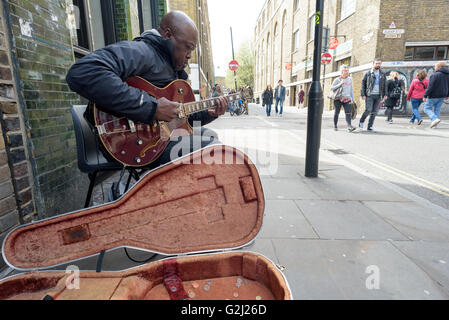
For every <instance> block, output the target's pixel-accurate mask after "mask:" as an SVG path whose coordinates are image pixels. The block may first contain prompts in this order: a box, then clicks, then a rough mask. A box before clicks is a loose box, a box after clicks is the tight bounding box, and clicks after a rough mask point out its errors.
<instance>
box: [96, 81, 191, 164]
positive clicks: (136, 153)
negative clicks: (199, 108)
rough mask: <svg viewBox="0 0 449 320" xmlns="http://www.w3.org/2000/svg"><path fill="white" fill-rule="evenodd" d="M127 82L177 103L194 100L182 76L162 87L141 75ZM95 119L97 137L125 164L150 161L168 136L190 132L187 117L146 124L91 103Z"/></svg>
mask: <svg viewBox="0 0 449 320" xmlns="http://www.w3.org/2000/svg"><path fill="white" fill-rule="evenodd" d="M126 82H127V83H128V85H130V86H131V87H134V88H137V89H140V90H143V91H145V92H147V93H148V94H149V95H151V96H153V97H154V98H156V99H160V98H166V99H168V100H170V101H175V102H179V103H188V102H194V101H195V96H194V94H193V91H192V88H191V87H190V85H189V84H188V83H187V82H186V81H184V80H176V81H174V82H172V83H170V84H169V85H168V86H167V87H165V88H158V87H156V86H154V85H152V84H151V83H149V82H148V81H146V80H144V79H142V78H140V77H132V78H129V79H127V80H126ZM94 119H95V126H96V128H97V132H98V135H99V137H100V140H101V142H102V143H103V145H104V147H105V148H106V150H107V151H108V153H109V154H110V155H111V156H112V157H113V158H114V159H115V160H117V161H118V162H120V163H122V164H123V165H125V166H128V167H144V166H147V165H149V164H151V163H152V162H154V161H155V160H157V159H158V158H159V157H160V156H161V154H162V152H163V151H164V150H165V148H166V147H167V145H168V143H169V142H170V138H172V137H173V138H175V137H180V136H188V135H192V134H193V129H192V127H191V126H190V124H189V122H188V120H187V119H186V118H184V119H175V120H173V121H170V122H161V121H155V122H154V123H152V124H145V123H141V122H133V121H130V120H128V119H127V118H124V117H122V118H120V117H115V116H113V115H111V114H109V113H106V112H103V111H102V110H101V106H98V107H97V106H96V105H94Z"/></svg>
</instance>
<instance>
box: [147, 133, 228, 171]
mask: <svg viewBox="0 0 449 320" xmlns="http://www.w3.org/2000/svg"><path fill="white" fill-rule="evenodd" d="M198 129H199V128H194V135H193V136H186V137H179V138H177V139H176V140H174V141H170V143H169V144H168V145H167V147H166V148H165V150H164V152H162V154H161V156H160V157H159V158H158V159H157V160H156V161H154V162H153V163H151V164H150V165H149V168H148V169H153V168H157V167H159V166H161V165H164V164H167V163H169V162H171V161H174V160H176V159H177V158H180V157H183V156H185V155H188V154H190V153H192V152H195V151H198V150H199V149H202V148H205V147H207V146H210V145H214V144H220V143H221V142H220V141H219V140H218V134H217V133H216V132H215V131H213V130H211V129H206V128H201V133H200V131H199V130H198Z"/></svg>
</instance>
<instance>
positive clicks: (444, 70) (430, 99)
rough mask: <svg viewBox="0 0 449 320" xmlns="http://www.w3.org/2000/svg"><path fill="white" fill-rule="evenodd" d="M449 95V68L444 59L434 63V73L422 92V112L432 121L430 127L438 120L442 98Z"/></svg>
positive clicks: (435, 124)
mask: <svg viewBox="0 0 449 320" xmlns="http://www.w3.org/2000/svg"><path fill="white" fill-rule="evenodd" d="M447 97H449V68H448V67H447V64H446V62H445V61H440V62H438V63H437V64H436V65H435V73H434V74H433V75H432V76H431V77H430V80H429V86H428V87H427V90H426V93H425V94H424V102H425V103H426V104H425V106H424V112H425V113H426V114H427V115H428V116H429V118H430V120H431V121H432V122H431V124H430V127H431V128H435V127H436V126H437V125H438V124H439V123H440V122H441V119H440V112H441V106H442V105H443V102H444V99H445V98H447Z"/></svg>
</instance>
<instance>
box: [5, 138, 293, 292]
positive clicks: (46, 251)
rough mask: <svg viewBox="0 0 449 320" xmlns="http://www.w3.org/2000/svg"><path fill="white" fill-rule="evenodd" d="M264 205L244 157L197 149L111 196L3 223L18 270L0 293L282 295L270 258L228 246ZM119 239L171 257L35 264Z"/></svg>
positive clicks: (281, 280) (254, 229) (221, 149)
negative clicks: (84, 267) (93, 266)
mask: <svg viewBox="0 0 449 320" xmlns="http://www.w3.org/2000/svg"><path fill="white" fill-rule="evenodd" d="M264 209H265V200H264V194H263V190H262V184H261V181H260V177H259V174H258V172H257V169H256V167H255V165H254V164H253V163H252V162H251V161H250V160H249V158H248V157H247V156H246V155H245V154H244V153H242V152H241V151H239V150H237V149H234V148H232V147H228V146H224V145H215V146H211V147H207V148H204V149H202V150H200V151H197V152H194V153H192V154H189V155H188V156H185V157H183V158H180V159H178V160H177V161H175V162H171V163H169V164H167V165H164V166H162V167H159V168H157V169H155V170H153V171H151V172H148V173H147V174H146V175H145V176H144V177H143V178H142V179H141V180H140V181H139V182H138V183H136V184H135V185H134V186H133V187H132V188H131V189H130V190H129V191H128V192H127V193H126V194H124V195H123V196H122V197H121V198H120V199H119V200H117V201H115V202H112V203H108V204H105V205H101V206H97V207H92V208H88V209H84V210H80V211H75V212H71V213H67V214H64V215H61V216H57V217H55V218H51V219H46V220H42V221H39V222H36V223H32V224H28V225H25V226H20V227H18V228H16V229H14V230H12V231H11V232H10V233H9V234H8V235H7V237H6V238H5V240H4V242H3V246H2V254H3V258H4V260H5V261H6V263H7V264H8V265H9V266H11V267H12V268H14V269H17V270H20V271H27V272H26V273H23V274H20V275H15V276H11V277H9V278H6V279H3V280H2V281H0V299H25V300H34V299H36V300H40V299H54V300H58V299H61V300H78V299H81V300H94V299H99V300H116V299H119V300H169V299H171V300H180V299H190V300H225V299H231V300H234V299H240V300H271V299H276V300H288V299H292V296H291V291H290V288H289V286H288V283H287V280H286V278H285V277H284V275H283V273H282V272H281V271H280V270H279V269H278V268H277V266H276V265H275V264H274V263H273V262H272V261H270V260H269V259H267V258H266V257H264V256H262V255H259V254H256V253H252V252H244V251H232V249H239V248H242V247H245V246H247V245H249V244H250V243H252V242H253V241H254V239H255V237H256V236H257V234H258V233H259V231H260V230H261V227H262V220H263V216H264ZM119 247H128V248H138V249H141V250H145V251H150V252H153V253H158V254H162V255H166V256H175V258H173V257H170V258H167V259H163V260H159V261H154V262H150V263H147V264H145V265H142V266H140V267H135V268H132V269H128V270H124V271H121V272H83V271H82V272H80V273H79V278H76V277H74V276H73V274H72V273H70V272H69V273H66V272H65V271H48V270H47V271H45V269H46V268H50V267H56V266H58V265H62V264H65V263H68V262H73V261H77V260H81V259H84V258H86V257H91V256H95V255H98V254H100V253H101V252H105V251H108V250H112V249H115V248H119ZM76 281H78V282H76Z"/></svg>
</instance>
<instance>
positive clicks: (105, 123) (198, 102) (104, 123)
mask: <svg viewBox="0 0 449 320" xmlns="http://www.w3.org/2000/svg"><path fill="white" fill-rule="evenodd" d="M236 96H238V94H235V95H234V94H233V95H229V96H228V97H233V98H234V97H236ZM217 100H218V99H216V98H214V99H208V100H204V101H194V102H187V103H183V104H181V106H182V107H184V106H191V105H195V104H202V103H204V102H207V101H217ZM212 108H213V107H212V106H211V107H208V108H205V109H203V110H196V111H193V112H184V113H185V114H186V115H187V116H189V115H192V114H195V113H197V112H200V111H204V110H208V109H212ZM184 111H185V110H184ZM123 119H125V120H126V119H127V118H126V117H121V118H117V119H113V120H110V121H105V122H103V124H102V125H103V126H104V125H107V124H109V123H112V122H115V121H120V120H123ZM128 132H131V130H123V131H110V132H106V133H105V134H106V135H109V134H116V133H128Z"/></svg>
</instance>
